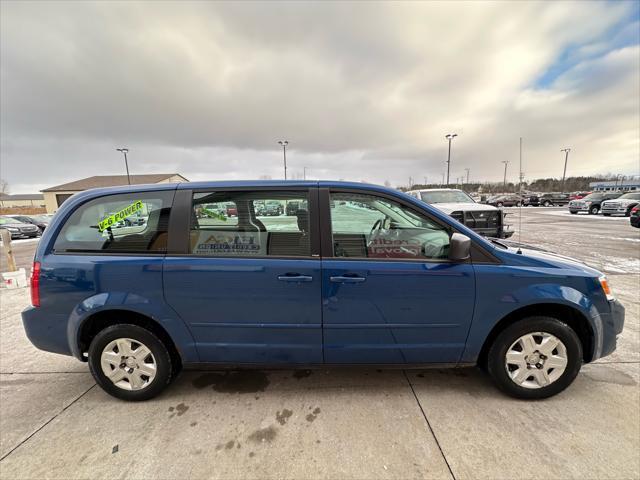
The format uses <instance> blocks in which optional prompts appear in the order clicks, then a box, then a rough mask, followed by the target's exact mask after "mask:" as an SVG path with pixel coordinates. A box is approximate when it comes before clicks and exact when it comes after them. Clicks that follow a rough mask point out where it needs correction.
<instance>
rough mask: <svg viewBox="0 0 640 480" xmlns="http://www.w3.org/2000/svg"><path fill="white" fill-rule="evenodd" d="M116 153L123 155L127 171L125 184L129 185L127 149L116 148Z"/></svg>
mask: <svg viewBox="0 0 640 480" xmlns="http://www.w3.org/2000/svg"><path fill="white" fill-rule="evenodd" d="M116 150H117V151H119V152H122V154H123V155H124V166H125V168H126V169H127V183H128V184H129V185H131V177H130V176H129V162H128V161H127V153H129V149H128V148H116Z"/></svg>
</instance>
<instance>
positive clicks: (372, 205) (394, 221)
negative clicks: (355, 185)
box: [331, 193, 450, 260]
mask: <svg viewBox="0 0 640 480" xmlns="http://www.w3.org/2000/svg"><path fill="white" fill-rule="evenodd" d="M331 230H332V235H333V249H334V252H333V254H334V256H335V257H356V258H375V259H384V258H389V259H418V260H419V259H429V260H436V259H446V258H447V257H448V253H449V238H450V232H449V230H448V229H447V228H446V227H443V226H442V225H440V224H438V223H436V222H435V221H433V220H430V219H429V218H427V217H426V216H423V215H421V214H419V213H416V212H415V211H413V210H411V209H409V208H407V207H404V206H403V205H401V204H399V203H397V202H395V201H393V200H388V199H386V198H382V197H377V196H374V195H363V194H356V193H331Z"/></svg>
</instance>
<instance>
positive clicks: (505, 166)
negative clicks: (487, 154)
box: [502, 160, 509, 193]
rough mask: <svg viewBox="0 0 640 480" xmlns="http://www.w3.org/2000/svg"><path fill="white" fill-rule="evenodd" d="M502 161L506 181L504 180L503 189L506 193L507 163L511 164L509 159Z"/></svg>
mask: <svg viewBox="0 0 640 480" xmlns="http://www.w3.org/2000/svg"><path fill="white" fill-rule="evenodd" d="M502 163H504V181H503V185H502V189H503V190H504V191H505V193H506V191H507V165H509V160H503V161H502Z"/></svg>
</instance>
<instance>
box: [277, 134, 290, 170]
mask: <svg viewBox="0 0 640 480" xmlns="http://www.w3.org/2000/svg"><path fill="white" fill-rule="evenodd" d="M278 143H279V144H280V145H282V155H283V157H284V179H285V180H286V179H287V145H289V142H288V141H287V140H278Z"/></svg>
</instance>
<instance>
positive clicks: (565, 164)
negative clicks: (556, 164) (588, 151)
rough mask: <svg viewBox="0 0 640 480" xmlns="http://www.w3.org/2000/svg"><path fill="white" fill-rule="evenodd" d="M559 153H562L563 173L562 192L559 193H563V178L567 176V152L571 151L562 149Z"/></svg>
mask: <svg viewBox="0 0 640 480" xmlns="http://www.w3.org/2000/svg"><path fill="white" fill-rule="evenodd" d="M560 151H561V152H564V171H563V172H562V190H561V192H560V193H564V178H565V176H566V175H567V160H569V152H570V151H571V149H570V148H563V149H562V150H560Z"/></svg>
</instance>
